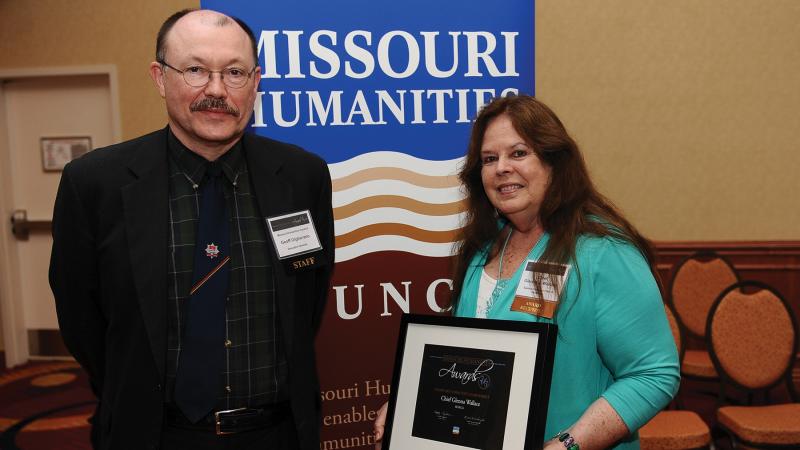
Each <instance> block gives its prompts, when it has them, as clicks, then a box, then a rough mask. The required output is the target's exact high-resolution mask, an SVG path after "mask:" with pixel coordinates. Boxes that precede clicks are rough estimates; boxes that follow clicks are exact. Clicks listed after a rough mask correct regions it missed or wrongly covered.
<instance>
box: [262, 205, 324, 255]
mask: <svg viewBox="0 0 800 450" xmlns="http://www.w3.org/2000/svg"><path fill="white" fill-rule="evenodd" d="M267 224H268V225H269V231H270V234H271V235H272V242H273V243H274V244H275V250H276V251H277V252H278V259H285V258H291V257H292V256H297V255H300V254H303V253H309V252H314V251H317V250H321V249H322V244H320V242H319V236H317V230H316V228H314V221H313V220H312V219H311V212H310V211H309V210H305V211H298V212H294V213H290V214H284V215H282V216H275V217H269V218H267ZM312 261H313V259H312Z"/></svg>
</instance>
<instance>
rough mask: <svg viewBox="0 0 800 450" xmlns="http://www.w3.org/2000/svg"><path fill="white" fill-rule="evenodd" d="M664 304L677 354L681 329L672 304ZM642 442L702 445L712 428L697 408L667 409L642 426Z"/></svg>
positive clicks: (658, 447) (648, 447)
mask: <svg viewBox="0 0 800 450" xmlns="http://www.w3.org/2000/svg"><path fill="white" fill-rule="evenodd" d="M664 307H665V309H666V313H667V319H668V320H669V326H670V328H671V329H672V337H673V338H675V345H676V346H677V347H678V354H681V353H682V350H683V345H682V343H683V340H682V339H681V329H680V327H679V326H678V321H677V320H676V319H675V316H674V315H673V314H672V310H671V309H670V308H669V306H667V305H664ZM639 443H640V445H641V448H642V450H689V449H703V448H708V447H709V446H710V445H711V431H710V430H709V429H708V425H706V423H705V422H703V419H701V418H700V416H699V415H697V413H696V412H694V411H681V410H664V411H660V412H659V413H658V414H656V415H655V417H653V418H652V419H651V420H650V421H649V422H647V423H646V424H645V425H644V426H643V427H642V428H640V429H639Z"/></svg>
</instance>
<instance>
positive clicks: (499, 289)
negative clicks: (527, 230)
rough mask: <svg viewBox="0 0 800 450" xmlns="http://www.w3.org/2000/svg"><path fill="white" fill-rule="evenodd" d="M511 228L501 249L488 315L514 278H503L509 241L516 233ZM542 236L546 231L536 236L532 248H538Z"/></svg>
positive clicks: (487, 309)
mask: <svg viewBox="0 0 800 450" xmlns="http://www.w3.org/2000/svg"><path fill="white" fill-rule="evenodd" d="M509 228H510V229H509V231H508V236H506V240H505V241H504V242H503V248H501V249H500V264H499V266H498V268H497V280H496V281H495V284H494V289H492V295H491V297H489V304H488V305H486V316H487V317H488V315H489V311H491V310H492V306H494V302H495V301H496V300H497V299H498V298H500V294H502V293H503V291H504V290H505V288H506V286H507V285H508V282H509V281H511V278H512V277H508V278H505V279H503V278H501V277H502V276H503V259H504V256H505V254H506V247H507V246H508V241H510V240H511V234H512V233H514V228H513V227H509ZM542 236H544V232H543V233H542V234H540V235H539V237H538V238H536V242H535V243H534V244H533V247H531V248H532V249H533V248H536V246H537V245H539V241H540V240H542Z"/></svg>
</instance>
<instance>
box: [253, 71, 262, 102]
mask: <svg viewBox="0 0 800 450" xmlns="http://www.w3.org/2000/svg"><path fill="white" fill-rule="evenodd" d="M259 82H261V66H256V70H255V71H253V91H255V93H256V95H258V83H259Z"/></svg>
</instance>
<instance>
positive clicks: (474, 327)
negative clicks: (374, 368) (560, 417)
mask: <svg viewBox="0 0 800 450" xmlns="http://www.w3.org/2000/svg"><path fill="white" fill-rule="evenodd" d="M557 333H558V327H557V326H556V325H553V324H546V323H534V322H519V321H508V320H487V319H472V318H462V317H450V316H431V315H418V314H404V315H403V317H402V319H401V325H400V334H399V337H398V342H397V352H396V355H395V365H394V373H393V376H392V388H391V393H390V396H389V405H388V411H387V417H386V428H385V431H384V437H383V449H384V450H408V449H409V448H413V449H414V450H428V449H430V450H434V449H436V450H441V449H450V448H452V449H465V448H485V449H502V450H511V449H514V450H518V449H520V448H522V449H526V450H527V449H531V450H532V449H537V448H541V446H542V443H543V442H544V428H545V421H546V419H547V405H548V401H549V397H550V381H551V378H552V373H553V359H554V355H555V348H556V336H557ZM437 352H439V353H437ZM441 352H446V353H453V354H454V355H470V353H471V352H472V353H474V354H475V355H482V354H489V355H498V356H499V357H501V358H506V361H509V359H508V358H511V359H512V363H511V367H508V364H499V366H503V367H504V368H503V369H502V370H505V372H499V374H500V376H499V377H498V376H497V375H496V374H493V375H492V376H494V377H495V378H494V379H492V380H493V381H492V383H494V380H497V379H499V380H500V386H499V387H494V386H493V387H492V388H491V389H493V391H492V392H493V393H492V395H488V396H484V398H488V400H486V402H488V405H489V406H488V407H489V408H494V409H492V410H491V411H494V412H496V410H497V408H501V409H502V408H505V413H506V416H505V417H504V418H503V420H497V419H495V418H496V417H497V414H489V413H488V412H487V417H491V419H489V420H488V421H487V422H479V423H477V424H476V423H470V424H468V425H467V426H465V427H462V426H461V425H459V426H455V425H452V434H453V436H455V437H454V438H452V439H451V438H447V437H446V438H442V439H440V438H439V437H438V436H439V435H436V436H434V435H432V434H430V433H431V432H430V431H428V430H429V429H430V428H431V427H430V426H428V425H422V424H423V423H424V422H421V421H420V420H419V419H416V418H415V417H418V414H421V415H422V417H424V418H426V421H427V422H431V420H428V419H429V418H430V417H433V418H434V419H433V420H432V422H433V423H434V426H435V424H437V423H441V424H442V427H443V428H444V429H445V432H444V434H445V435H446V434H448V433H447V427H450V426H451V423H454V422H452V421H459V420H463V419H464V417H455V416H454V415H453V414H455V415H456V416H457V414H458V412H457V410H453V409H452V408H451V405H450V404H449V403H450V402H461V403H460V404H458V403H456V406H454V407H455V408H458V407H459V406H462V407H461V409H462V410H463V409H464V407H463V400H462V399H461V397H463V396H461V397H460V396H459V395H460V394H465V395H466V397H467V398H468V397H470V395H472V394H471V393H470V392H459V391H453V390H448V389H443V388H442V387H441V386H437V387H435V388H434V389H432V390H431V389H430V388H429V385H430V383H431V381H430V379H431V378H432V379H434V380H438V378H437V376H438V377H440V378H441V377H443V376H444V377H445V381H444V382H445V383H446V382H452V380H447V376H448V375H449V376H451V377H453V376H454V375H453V373H461V374H463V375H464V376H466V377H467V378H469V376H471V375H473V374H477V373H478V370H479V369H478V368H477V367H476V368H475V369H474V370H473V372H472V373H470V374H469V375H467V371H462V372H455V371H450V370H449V369H448V368H446V367H445V366H448V365H449V364H450V362H452V361H461V362H463V361H473V362H474V361H478V360H479V359H480V358H481V357H478V358H477V359H476V358H470V357H469V356H467V357H466V359H464V358H463V357H462V356H452V357H450V359H447V358H446V357H442V355H444V353H441ZM487 352H488V353H487ZM430 359H434V360H437V362H438V361H441V363H442V365H441V366H436V365H431V364H435V363H428V361H429V360H430ZM481 364H482V363H481ZM492 366H493V367H494V363H492ZM431 367H432V368H434V370H435V369H436V368H439V367H445V368H444V369H439V370H438V371H437V372H435V373H436V374H437V376H431V371H430V368H431ZM453 367H456V366H455V365H453ZM465 367H468V366H465ZM479 367H480V366H479ZM423 372H424V374H423ZM442 373H444V374H445V375H442ZM473 378H474V377H473ZM457 381H459V382H463V380H461V379H458V380H457ZM506 381H507V382H508V383H509V385H508V386H507V387H506V386H502V383H504V382H506ZM434 382H435V383H440V381H434ZM468 382H469V380H468ZM495 384H496V383H495ZM498 389H499V390H498ZM433 392H436V394H434V395H439V393H441V392H457V393H459V394H456V395H454V396H452V397H451V396H447V394H443V395H441V396H439V398H438V399H437V398H435V397H434V400H433V401H430V399H429V397H431V394H432V393H433ZM474 392H478V391H474ZM498 392H499V394H497V395H495V394H496V393H498ZM451 399H453V400H451ZM437 401H441V402H442V404H441V405H438V406H436V407H435V408H434V409H435V411H434V410H430V408H428V405H430V404H432V402H433V403H436V402H437ZM467 401H468V402H469V401H470V400H467ZM504 402H505V403H504ZM475 403H476V402H473V403H472V404H473V405H474V404H475ZM478 405H480V402H478ZM418 407H421V408H422V409H423V410H422V411H418ZM484 407H485V406H484ZM479 408H480V406H479ZM512 410H513V411H514V418H513V419H512V418H510V416H511V414H510V411H512ZM474 411H475V408H472V412H471V413H470V415H467V416H466V420H468V421H469V420H471V419H472V420H474V417H473V416H475V414H473V412H474ZM484 411H488V410H484ZM454 412H455V413H454ZM465 415H466V413H465ZM474 427H484V428H482V429H480V433H479V434H480V435H481V436H484V435H485V436H492V435H493V436H495V438H494V440H493V441H491V442H484V443H483V444H480V445H478V444H475V443H474V442H473V443H470V442H466V441H463V442H462V441H461V439H462V435H467V434H468V433H464V432H462V429H463V428H466V429H467V430H466V431H469V430H470V429H471V428H474ZM499 427H502V429H499ZM440 431H441V430H440ZM499 432H500V433H501V434H498V433H499ZM477 435H478V434H475V433H474V434H473V436H477ZM497 436H501V437H497ZM468 437H469V436H466V437H464V439H467V438H468Z"/></svg>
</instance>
